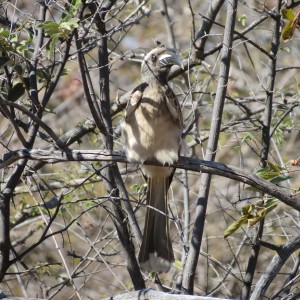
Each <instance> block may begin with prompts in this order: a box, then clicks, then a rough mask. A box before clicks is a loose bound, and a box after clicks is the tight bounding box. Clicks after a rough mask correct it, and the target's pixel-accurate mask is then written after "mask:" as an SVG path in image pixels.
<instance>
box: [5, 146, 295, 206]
mask: <svg viewBox="0 0 300 300" xmlns="http://www.w3.org/2000/svg"><path fill="white" fill-rule="evenodd" d="M21 159H29V160H38V161H43V162H46V163H49V164H55V163H59V162H69V161H106V162H109V161H111V162H121V163H129V162H128V160H127V158H126V157H125V156H124V155H122V154H120V153H118V152H110V153H108V152H105V151H99V150H70V149H65V150H56V151H51V150H40V149H32V150H30V149H21V150H16V151H12V152H10V153H6V154H4V155H3V159H0V169H3V168H5V167H8V166H9V165H11V164H13V163H14V162H16V161H18V160H21ZM144 164H145V165H156V166H160V165H161V164H160V163H158V162H156V161H150V160H149V161H147V162H145V163H144ZM170 167H175V168H179V169H185V170H190V171H195V172H203V173H209V174H212V175H219V176H222V177H226V178H231V179H234V180H237V181H239V182H243V183H245V184H248V185H250V186H253V187H255V188H257V189H258V190H260V191H262V192H265V193H267V194H269V195H271V196H273V197H275V198H278V199H279V200H280V201H282V202H283V203H285V204H286V205H288V206H290V207H293V208H294V209H296V210H298V211H300V198H298V197H296V196H295V195H292V194H289V193H287V192H285V191H284V190H283V189H281V188H280V187H278V186H276V185H274V184H272V183H270V182H269V181H266V180H263V179H261V178H259V177H258V176H256V175H255V174H253V173H250V172H247V171H244V170H242V169H239V168H237V167H234V166H230V165H226V164H223V163H220V162H213V161H207V160H201V159H195V158H189V157H180V159H179V160H178V162H176V163H175V164H172V165H170Z"/></svg>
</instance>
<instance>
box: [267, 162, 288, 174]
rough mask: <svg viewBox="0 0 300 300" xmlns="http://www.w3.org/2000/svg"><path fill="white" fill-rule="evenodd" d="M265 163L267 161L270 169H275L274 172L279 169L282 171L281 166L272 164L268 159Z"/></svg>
mask: <svg viewBox="0 0 300 300" xmlns="http://www.w3.org/2000/svg"><path fill="white" fill-rule="evenodd" d="M266 163H267V166H268V167H269V168H270V169H272V170H273V171H275V172H280V171H282V170H283V169H284V168H282V167H280V166H278V165H276V164H273V163H271V162H269V161H266Z"/></svg>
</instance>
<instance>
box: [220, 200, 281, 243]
mask: <svg viewBox="0 0 300 300" xmlns="http://www.w3.org/2000/svg"><path fill="white" fill-rule="evenodd" d="M277 205H278V200H277V199H275V198H271V199H268V200H267V201H265V202H263V203H253V204H247V205H245V206H244V207H243V208H242V213H241V217H240V218H239V219H238V220H237V221H235V222H234V223H232V224H231V225H229V226H228V227H227V229H226V230H225V231H224V238H227V237H228V236H230V235H232V234H233V233H234V232H235V231H237V230H238V229H239V228H240V227H242V226H243V225H244V224H245V223H246V222H248V227H252V226H254V225H255V224H256V223H257V222H259V221H260V220H261V219H263V218H264V217H265V216H266V215H267V214H268V213H269V212H270V211H272V210H273V209H274V208H275V207H276V206H277Z"/></svg>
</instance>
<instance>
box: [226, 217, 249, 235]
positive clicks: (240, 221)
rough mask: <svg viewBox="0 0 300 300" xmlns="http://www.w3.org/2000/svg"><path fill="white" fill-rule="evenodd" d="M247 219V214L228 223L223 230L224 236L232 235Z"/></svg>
mask: <svg viewBox="0 0 300 300" xmlns="http://www.w3.org/2000/svg"><path fill="white" fill-rule="evenodd" d="M247 219H248V217H247V216H242V217H241V218H240V219H238V220H237V221H235V222H234V223H232V224H231V225H229V226H228V227H227V229H226V230H225V231H224V238H225V239H226V238H227V237H228V236H230V235H232V234H233V233H234V232H235V231H237V230H238V229H239V228H240V227H242V226H243V225H244V224H245V223H246V222H247Z"/></svg>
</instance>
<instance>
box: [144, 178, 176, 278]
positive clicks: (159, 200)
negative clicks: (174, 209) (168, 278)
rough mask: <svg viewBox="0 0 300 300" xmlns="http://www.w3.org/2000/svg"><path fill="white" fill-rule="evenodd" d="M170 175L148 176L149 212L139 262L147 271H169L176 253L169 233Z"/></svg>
mask: <svg viewBox="0 0 300 300" xmlns="http://www.w3.org/2000/svg"><path fill="white" fill-rule="evenodd" d="M168 189H169V178H168V177H156V176H155V177H152V178H151V177H150V178H148V195H147V212H146V219H145V227H144V236H143V242H142V246H141V249H140V253H139V263H140V266H141V269H142V270H143V271H145V272H153V271H155V272H168V271H169V269H170V267H171V265H172V263H173V261H174V254H173V249H172V242H171V239H170V233H169V221H168V203H167V193H168Z"/></svg>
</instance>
